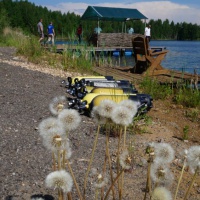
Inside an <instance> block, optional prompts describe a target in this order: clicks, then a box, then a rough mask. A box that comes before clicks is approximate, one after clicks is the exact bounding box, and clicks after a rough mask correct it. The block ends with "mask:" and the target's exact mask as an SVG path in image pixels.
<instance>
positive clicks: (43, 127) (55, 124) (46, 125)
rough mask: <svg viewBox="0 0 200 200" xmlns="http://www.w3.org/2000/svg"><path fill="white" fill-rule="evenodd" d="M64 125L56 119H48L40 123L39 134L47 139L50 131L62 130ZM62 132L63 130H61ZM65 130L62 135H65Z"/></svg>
mask: <svg viewBox="0 0 200 200" xmlns="http://www.w3.org/2000/svg"><path fill="white" fill-rule="evenodd" d="M61 126H62V125H61V123H60V122H59V120H58V119H57V118H55V117H49V118H47V119H44V120H42V121H41V122H40V124H39V126H38V130H39V134H40V135H41V136H42V137H43V138H45V137H46V135H47V134H48V131H49V130H51V129H56V128H60V127H61ZM60 130H61V128H60ZM63 131H64V130H61V134H62V133H63Z"/></svg>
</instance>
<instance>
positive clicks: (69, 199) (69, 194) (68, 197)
mask: <svg viewBox="0 0 200 200" xmlns="http://www.w3.org/2000/svg"><path fill="white" fill-rule="evenodd" d="M67 199H68V200H72V193H71V192H68V193H67Z"/></svg>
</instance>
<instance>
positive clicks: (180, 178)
mask: <svg viewBox="0 0 200 200" xmlns="http://www.w3.org/2000/svg"><path fill="white" fill-rule="evenodd" d="M185 162H186V159H184V163H183V167H182V170H181V175H180V177H179V180H178V185H177V187H176V192H175V196H174V200H176V197H177V194H178V189H179V186H180V183H181V180H182V177H183V172H184V169H185V166H186V164H185Z"/></svg>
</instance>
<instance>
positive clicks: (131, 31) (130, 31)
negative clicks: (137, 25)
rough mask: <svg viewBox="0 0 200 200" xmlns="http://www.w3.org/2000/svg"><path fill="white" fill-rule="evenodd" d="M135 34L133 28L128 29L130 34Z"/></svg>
mask: <svg viewBox="0 0 200 200" xmlns="http://www.w3.org/2000/svg"><path fill="white" fill-rule="evenodd" d="M133 33H134V29H133V28H132V27H130V26H129V27H128V34H133Z"/></svg>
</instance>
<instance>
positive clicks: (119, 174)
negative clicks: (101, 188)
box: [104, 170, 124, 200]
mask: <svg viewBox="0 0 200 200" xmlns="http://www.w3.org/2000/svg"><path fill="white" fill-rule="evenodd" d="M123 171H124V170H122V171H121V172H120V173H118V174H117V176H116V178H115V179H114V180H113V183H112V184H111V186H110V187H109V189H108V191H107V192H106V195H105V198H104V200H106V199H107V198H108V195H109V193H110V190H111V189H112V187H113V186H114V184H115V182H116V181H117V180H118V179H119V177H120V176H121V174H122V172H123Z"/></svg>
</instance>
